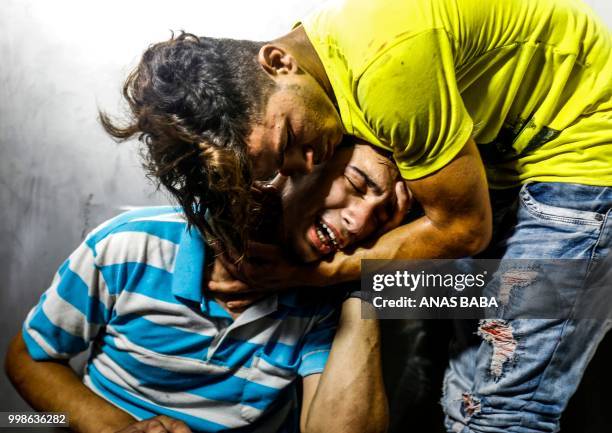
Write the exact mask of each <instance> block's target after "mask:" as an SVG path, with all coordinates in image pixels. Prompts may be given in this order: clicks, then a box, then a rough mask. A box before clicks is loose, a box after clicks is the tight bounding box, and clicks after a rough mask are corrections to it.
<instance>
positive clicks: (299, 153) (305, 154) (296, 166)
mask: <svg viewBox="0 0 612 433" xmlns="http://www.w3.org/2000/svg"><path fill="white" fill-rule="evenodd" d="M313 167H314V150H313V149H312V147H305V148H303V149H300V148H297V147H296V148H293V149H288V150H287V151H286V152H285V158H284V160H283V166H282V167H281V168H280V173H281V174H282V175H283V176H291V175H294V174H298V173H299V174H309V173H311V172H312V168H313Z"/></svg>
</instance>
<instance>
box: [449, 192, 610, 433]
mask: <svg viewBox="0 0 612 433" xmlns="http://www.w3.org/2000/svg"><path fill="white" fill-rule="evenodd" d="M517 195H518V200H517ZM492 204H493V212H494V227H495V233H494V240H493V242H492V244H491V247H490V248H489V249H487V251H485V253H483V255H482V256H483V257H485V258H504V259H521V258H530V259H558V258H559V259H566V258H567V259H583V260H584V263H587V265H586V266H585V268H584V274H583V275H576V278H577V280H584V279H586V277H587V274H588V273H589V272H590V271H591V269H592V266H591V264H593V263H600V262H605V263H607V264H609V263H610V262H611V261H610V257H611V256H610V248H611V243H612V188H611V187H595V186H585V185H576V184H562V183H530V184H527V185H524V186H523V187H522V188H521V189H520V191H517V190H514V191H513V192H512V191H510V192H500V193H499V194H495V193H494V194H492ZM523 287H524V285H523ZM512 290H521V285H518V286H516V287H514V288H513V289H512ZM610 290H612V287H610ZM476 326H477V327H476ZM610 326H611V322H610V320H604V319H579V320H576V319H515V320H512V319H509V320H496V319H488V320H483V321H480V323H479V324H474V323H472V322H466V321H458V322H457V323H456V330H457V338H456V339H455V342H454V343H453V345H452V347H451V358H450V362H449V367H448V368H447V370H446V373H445V378H444V390H443V397H442V406H443V409H444V413H445V427H446V429H447V431H449V432H454V433H472V432H474V433H480V432H487V433H495V432H499V433H508V432H516V433H536V432H537V433H540V432H556V431H558V430H559V420H560V418H561V414H562V413H563V411H564V409H565V407H566V405H567V403H568V401H569V399H570V397H571V396H572V394H573V393H574V392H575V390H576V388H577V387H578V385H579V383H580V380H581V378H582V375H583V373H584V370H585V368H586V366H587V364H588V363H589V361H590V359H591V358H592V356H593V354H594V353H595V350H596V348H597V345H598V344H599V342H600V341H601V339H602V338H603V337H604V335H605V333H606V332H607V331H608V329H609V328H610Z"/></svg>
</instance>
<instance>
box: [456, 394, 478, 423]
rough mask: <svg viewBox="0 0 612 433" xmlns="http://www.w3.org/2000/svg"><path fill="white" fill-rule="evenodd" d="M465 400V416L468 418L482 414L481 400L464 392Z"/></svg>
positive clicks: (463, 398) (463, 397)
mask: <svg viewBox="0 0 612 433" xmlns="http://www.w3.org/2000/svg"><path fill="white" fill-rule="evenodd" d="M461 397H462V400H463V408H464V409H465V414H466V415H467V416H469V417H470V416H472V415H474V414H475V413H478V412H480V408H481V406H480V399H478V398H476V397H474V396H473V395H472V394H470V393H468V392H464V393H463V394H462V395H461Z"/></svg>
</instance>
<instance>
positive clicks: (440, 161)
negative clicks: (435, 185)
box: [395, 122, 472, 180]
mask: <svg viewBox="0 0 612 433" xmlns="http://www.w3.org/2000/svg"><path fill="white" fill-rule="evenodd" d="M471 134H472V122H470V123H469V125H465V126H464V127H463V128H461V130H459V132H458V133H457V134H456V135H455V136H454V137H453V139H452V140H449V141H451V142H454V144H453V145H452V146H451V147H449V149H448V150H447V151H446V152H445V153H444V156H443V157H440V158H435V159H434V160H433V161H432V163H431V164H429V165H427V166H425V167H422V166H409V165H408V164H405V163H402V162H401V161H397V160H396V161H395V163H396V164H397V168H398V169H399V172H400V174H401V176H402V178H403V179H404V180H417V179H421V178H423V177H425V176H427V175H430V174H432V173H434V172H436V171H438V170H440V169H441V168H443V167H445V166H446V165H447V164H448V163H449V162H451V161H452V160H453V158H455V156H457V154H458V153H459V152H460V151H461V149H463V147H464V146H465V144H466V143H467V141H468V139H469V138H470V136H471Z"/></svg>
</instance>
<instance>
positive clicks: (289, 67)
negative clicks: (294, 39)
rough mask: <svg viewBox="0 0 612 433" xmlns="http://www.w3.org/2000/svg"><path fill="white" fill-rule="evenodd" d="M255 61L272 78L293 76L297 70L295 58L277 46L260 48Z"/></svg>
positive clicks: (268, 45) (269, 45)
mask: <svg viewBox="0 0 612 433" xmlns="http://www.w3.org/2000/svg"><path fill="white" fill-rule="evenodd" d="M257 61H258V62H259V64H260V65H261V66H262V67H263V68H264V70H265V71H266V72H267V73H268V74H269V75H271V76H272V77H275V76H278V75H287V74H293V73H296V72H297V71H298V69H299V67H298V64H297V60H295V57H293V56H292V55H291V54H289V53H288V52H287V51H285V49H284V48H281V47H279V46H278V45H272V44H266V45H264V46H263V47H261V48H260V50H259V53H258V55H257Z"/></svg>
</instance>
